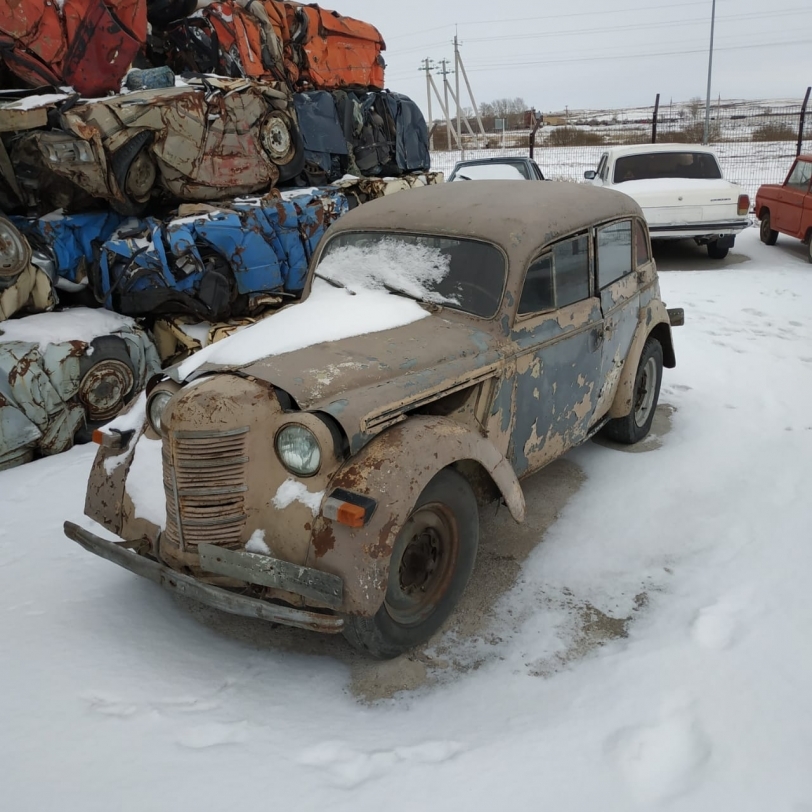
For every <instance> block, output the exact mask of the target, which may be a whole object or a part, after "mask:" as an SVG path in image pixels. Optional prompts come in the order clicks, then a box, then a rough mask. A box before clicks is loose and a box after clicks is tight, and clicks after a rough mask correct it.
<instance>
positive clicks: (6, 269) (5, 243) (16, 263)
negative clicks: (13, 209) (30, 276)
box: [0, 219, 31, 279]
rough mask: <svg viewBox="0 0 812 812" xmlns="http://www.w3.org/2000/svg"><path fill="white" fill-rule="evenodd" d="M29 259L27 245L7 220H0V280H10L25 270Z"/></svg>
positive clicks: (29, 253) (29, 254)
mask: <svg viewBox="0 0 812 812" xmlns="http://www.w3.org/2000/svg"><path fill="white" fill-rule="evenodd" d="M30 259H31V252H30V250H29V248H28V243H27V242H26V240H25V239H24V237H23V235H22V234H20V232H19V231H17V229H16V228H15V227H14V226H13V225H12V224H11V223H9V222H8V221H7V220H3V219H0V278H6V279H11V278H13V277H16V276H17V275H18V274H19V273H20V272H21V271H23V270H25V267H26V266H27V265H28V262H29V260H30Z"/></svg>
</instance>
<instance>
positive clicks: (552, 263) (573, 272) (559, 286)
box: [519, 234, 589, 316]
mask: <svg viewBox="0 0 812 812" xmlns="http://www.w3.org/2000/svg"><path fill="white" fill-rule="evenodd" d="M588 298H589V237H588V236H587V235H586V234H582V235H580V236H578V237H575V238H573V239H570V240H564V241H563V242H559V243H556V244H555V245H554V246H553V247H552V250H551V251H550V252H549V253H547V254H544V256H542V257H540V258H539V259H537V260H535V261H534V262H533V263H532V264H531V265H530V267H529V268H528V270H527V276H526V277H525V280H524V288H523V289H522V297H521V299H520V300H519V315H520V316H523V315H527V314H528V313H540V312H541V311H544V310H552V309H553V308H556V307H565V306H566V305H569V304H573V303H574V302H580V301H581V300H583V299H588Z"/></svg>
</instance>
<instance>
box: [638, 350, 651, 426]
mask: <svg viewBox="0 0 812 812" xmlns="http://www.w3.org/2000/svg"><path fill="white" fill-rule="evenodd" d="M656 391H657V363H656V362H655V360H654V359H653V358H649V359H648V361H646V365H645V366H644V367H643V374H642V375H641V376H640V383H639V384H638V386H637V392H635V396H634V422H635V423H636V424H637V425H638V426H640V427H641V428H642V427H643V426H645V424H646V421H647V420H648V418H649V415H650V414H651V410H652V408H653V407H654V393H655V392H656Z"/></svg>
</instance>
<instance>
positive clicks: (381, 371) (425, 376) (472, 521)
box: [65, 181, 683, 657]
mask: <svg viewBox="0 0 812 812" xmlns="http://www.w3.org/2000/svg"><path fill="white" fill-rule="evenodd" d="M682 318H683V316H682V311H681V310H678V309H677V310H672V311H668V310H666V307H665V305H664V304H663V302H662V300H661V298H660V291H659V282H658V278H657V271H656V268H655V264H654V262H653V260H652V256H651V248H650V243H649V236H648V231H647V228H646V224H645V219H644V217H643V213H642V211H641V210H640V207H639V206H638V205H637V204H636V203H635V202H634V201H633V200H632V199H631V198H629V197H627V196H625V195H621V194H618V193H616V192H612V191H609V190H606V189H595V188H591V187H588V186H583V185H580V186H579V185H575V184H553V183H520V184H516V183H514V182H512V181H488V182H478V181H471V182H470V183H467V184H464V185H460V184H447V183H446V184H439V185H436V186H430V187H426V188H425V189H417V190H415V191H413V192H410V193H409V194H403V195H400V194H398V195H394V196H392V197H384V198H381V199H379V200H375V201H372V202H370V203H368V204H366V205H364V206H361V207H359V208H357V209H355V210H353V211H351V212H350V213H349V214H347V215H345V216H344V217H342V218H341V219H340V220H339V221H338V222H337V223H336V224H335V225H333V226H331V228H330V230H329V231H328V232H327V234H326V235H325V237H324V239H323V240H322V241H321V243H320V245H319V247H318V248H317V250H316V253H315V255H314V257H313V260H312V262H311V265H310V271H309V275H308V280H307V283H306V288H305V293H304V300H303V301H302V302H301V303H300V304H295V305H291V306H290V307H288V308H285V309H283V310H281V311H279V312H278V313H276V314H275V315H274V316H272V317H271V318H269V319H265V320H264V321H262V322H260V323H258V324H256V325H253V326H251V327H248V328H246V329H245V330H243V331H240V332H237V333H235V334H234V335H232V336H230V337H229V338H227V339H224V340H223V341H220V342H219V343H218V344H215V345H212V346H210V347H207V348H205V349H203V350H201V351H200V352H198V353H196V354H195V355H194V356H192V357H191V358H189V359H187V360H186V361H184V362H182V363H181V364H180V365H178V366H176V367H174V368H171V369H170V370H169V371H167V372H166V374H165V377H164V378H163V379H162V380H160V382H153V385H152V386H151V387H150V388H149V389H148V393H147V397H146V399H145V400H144V401H142V402H141V403H140V404H139V406H138V407H137V408H134V409H132V410H130V412H128V413H126V414H125V415H122V416H120V417H119V418H117V420H116V421H114V423H113V424H111V426H112V428H108V429H106V430H104V431H103V432H99V434H98V435H97V440H98V442H99V443H100V448H99V451H98V454H97V457H96V461H95V463H94V466H93V469H92V473H91V476H90V482H89V486H88V491H87V500H86V505H85V512H86V513H87V515H88V516H90V517H91V518H92V519H94V520H95V521H96V522H98V523H99V524H101V525H103V526H104V527H105V528H107V529H108V530H110V531H112V532H113V533H115V534H117V535H118V536H119V537H120V538H121V539H123V540H122V541H120V542H115V541H110V540H107V539H105V538H102V537H100V536H98V535H96V534H95V533H92V532H90V531H88V530H86V529H84V528H82V527H79V526H78V525H76V524H74V523H71V522H66V523H65V532H66V534H67V536H68V537H69V538H71V539H73V540H74V541H76V542H78V543H79V544H80V545H82V546H83V547H85V548H86V549H87V550H89V551H90V552H93V553H95V554H97V555H99V556H101V557H103V558H107V559H109V560H111V561H113V562H115V563H117V564H119V565H120V566H122V567H125V568H127V569H129V570H131V571H132V572H135V573H137V574H139V575H142V576H144V577H146V578H149V579H151V580H153V581H156V582H157V583H159V584H161V585H162V586H164V587H165V588H167V589H169V590H172V591H174V592H176V593H180V594H182V595H184V596H187V597H189V598H193V599H196V600H198V601H202V602H203V603H206V604H209V605H212V606H215V607H218V608H219V609H222V610H225V611H227V612H232V613H236V614H242V615H247V616H251V617H257V618H264V619H266V620H269V621H272V622H274V623H280V624H287V625H292V626H297V627H302V628H307V629H312V630H316V631H321V632H332V633H337V632H343V633H344V635H345V636H346V637H347V639H348V640H349V641H350V642H351V643H352V644H354V645H355V646H356V647H358V648H359V649H361V650H362V651H365V652H367V653H369V654H372V655H374V656H377V657H393V656H396V655H398V654H400V653H401V652H403V651H405V650H407V649H409V648H410V647H413V646H415V645H417V644H419V643H422V642H423V641H426V640H427V639H428V638H429V637H430V636H431V635H432V634H434V633H435V632H436V631H437V630H438V629H439V628H440V626H441V625H442V624H443V622H444V621H445V620H446V619H447V618H448V617H449V615H450V614H451V613H452V610H453V609H454V606H455V605H456V603H457V602H458V600H459V598H460V595H461V594H462V592H463V590H464V589H465V586H466V583H467V581H468V578H469V576H470V575H471V572H472V570H473V567H474V561H475V558H476V552H477V545H478V541H479V519H478V505H479V504H482V503H485V502H488V501H490V500H493V499H500V498H501V499H502V500H503V501H504V502H505V503H506V504H507V507H508V510H509V511H510V513H511V514H512V516H513V517H514V519H515V520H516V521H517V522H521V521H522V520H523V519H524V515H525V503H524V496H523V493H522V488H521V485H520V480H521V478H522V477H526V476H528V475H529V474H532V473H533V472H534V471H537V470H539V469H540V468H542V467H543V466H544V465H546V464H547V463H549V462H550V461H552V460H554V459H556V458H557V457H560V456H561V455H562V454H564V453H565V452H566V451H567V450H568V449H569V448H571V447H573V446H575V445H577V444H579V443H582V442H584V441H585V440H586V439H588V438H589V437H591V436H592V435H594V434H595V433H596V432H598V431H599V430H601V429H603V430H604V431H605V432H606V433H607V434H608V435H609V437H611V438H614V439H615V440H616V441H619V442H621V443H635V442H638V441H639V440H641V439H642V438H644V437H645V436H646V434H647V433H648V431H649V429H650V426H651V422H652V419H653V416H654V410H655V407H656V405H657V398H658V395H659V391H660V383H661V376H662V369H663V367H664V366H665V367H673V366H674V365H675V363H676V359H675V354H674V346H673V343H672V336H671V325H672V324H680V323H682ZM161 470H162V480H161ZM161 481H162V482H163V490H161V486H160V482H161ZM156 484H157V488H156ZM584 566H588V564H584Z"/></svg>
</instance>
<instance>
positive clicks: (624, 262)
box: [596, 220, 632, 289]
mask: <svg viewBox="0 0 812 812" xmlns="http://www.w3.org/2000/svg"><path fill="white" fill-rule="evenodd" d="M596 242H597V254H598V287H599V288H601V289H602V288H605V287H606V286H607V285H611V284H612V282H614V281H615V280H617V279H620V277H621V276H625V275H626V274H627V273H631V270H632V222H631V220H623V221H622V222H620V223H612V224H611V225H608V226H604V227H603V228H599V229H598V235H597V241H596Z"/></svg>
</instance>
